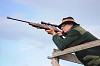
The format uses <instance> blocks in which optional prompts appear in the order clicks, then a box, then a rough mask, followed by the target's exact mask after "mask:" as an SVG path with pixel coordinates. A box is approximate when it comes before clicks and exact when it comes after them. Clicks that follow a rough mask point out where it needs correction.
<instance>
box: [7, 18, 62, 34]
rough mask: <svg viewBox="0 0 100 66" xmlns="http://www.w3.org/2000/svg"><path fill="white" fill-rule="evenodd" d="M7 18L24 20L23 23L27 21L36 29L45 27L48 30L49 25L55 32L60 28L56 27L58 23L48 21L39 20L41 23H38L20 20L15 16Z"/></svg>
mask: <svg viewBox="0 0 100 66" xmlns="http://www.w3.org/2000/svg"><path fill="white" fill-rule="evenodd" d="M7 19H11V20H16V21H20V22H24V23H28V24H29V25H31V26H33V27H36V28H38V29H45V30H48V29H49V27H48V26H50V27H51V28H53V29H54V31H55V32H59V31H60V30H58V29H57V28H56V27H58V25H55V24H50V23H46V22H43V21H42V22H41V24H38V23H33V22H28V21H24V20H20V19H15V18H11V17H7Z"/></svg>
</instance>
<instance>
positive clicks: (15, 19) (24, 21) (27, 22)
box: [7, 17, 29, 23]
mask: <svg viewBox="0 0 100 66" xmlns="http://www.w3.org/2000/svg"><path fill="white" fill-rule="evenodd" d="M7 19H12V20H16V21H21V22H25V23H29V22H28V21H23V20H19V19H15V18H11V17H7Z"/></svg>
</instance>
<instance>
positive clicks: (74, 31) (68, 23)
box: [46, 17, 100, 66]
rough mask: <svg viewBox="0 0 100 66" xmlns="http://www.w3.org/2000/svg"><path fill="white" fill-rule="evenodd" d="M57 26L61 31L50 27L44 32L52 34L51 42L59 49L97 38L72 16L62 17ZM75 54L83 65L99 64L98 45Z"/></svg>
mask: <svg viewBox="0 0 100 66" xmlns="http://www.w3.org/2000/svg"><path fill="white" fill-rule="evenodd" d="M59 28H60V29H61V31H59V32H57V33H56V32H55V31H54V30H53V29H52V28H50V27H49V30H46V32H47V33H48V34H51V35H53V38H52V39H53V42H54V43H55V44H56V46H57V47H58V49H60V50H64V49H66V48H69V47H72V46H75V45H79V44H84V43H86V42H90V41H94V40H98V38H96V37H95V36H93V35H92V34H91V33H89V32H88V31H86V30H85V29H83V28H82V27H81V26H80V25H79V24H77V23H76V22H75V20H74V19H73V17H67V18H63V19H62V23H61V24H60V25H59ZM75 54H76V56H77V58H78V59H79V60H80V61H81V62H82V63H83V64H84V65H85V66H100V46H98V47H94V48H90V49H86V50H81V51H78V52H75Z"/></svg>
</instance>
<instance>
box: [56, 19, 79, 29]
mask: <svg viewBox="0 0 100 66" xmlns="http://www.w3.org/2000/svg"><path fill="white" fill-rule="evenodd" d="M71 23H72V24H74V25H79V24H77V23H76V22H72V21H66V22H63V23H61V24H60V25H59V26H58V28H59V29H61V27H62V25H63V24H71Z"/></svg>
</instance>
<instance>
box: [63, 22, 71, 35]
mask: <svg viewBox="0 0 100 66" xmlns="http://www.w3.org/2000/svg"><path fill="white" fill-rule="evenodd" d="M72 26H73V25H72V24H64V25H62V27H61V30H62V31H63V32H64V33H67V32H69V31H70V29H71V27H72Z"/></svg>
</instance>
